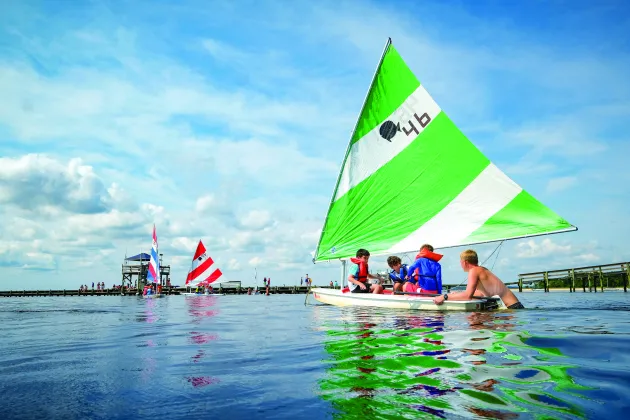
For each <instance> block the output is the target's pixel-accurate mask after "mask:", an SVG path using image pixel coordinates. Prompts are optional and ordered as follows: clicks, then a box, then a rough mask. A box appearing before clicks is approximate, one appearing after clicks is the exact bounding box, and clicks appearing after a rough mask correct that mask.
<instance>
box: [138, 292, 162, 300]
mask: <svg viewBox="0 0 630 420" xmlns="http://www.w3.org/2000/svg"><path fill="white" fill-rule="evenodd" d="M142 297H143V298H145V299H157V298H161V297H164V295H163V294H160V293H158V294H155V295H142Z"/></svg>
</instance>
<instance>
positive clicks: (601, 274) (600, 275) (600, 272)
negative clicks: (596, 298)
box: [599, 267, 604, 293]
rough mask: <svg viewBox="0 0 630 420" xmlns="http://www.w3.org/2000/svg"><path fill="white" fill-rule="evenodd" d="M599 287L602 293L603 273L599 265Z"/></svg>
mask: <svg viewBox="0 0 630 420" xmlns="http://www.w3.org/2000/svg"><path fill="white" fill-rule="evenodd" d="M599 287H601V290H602V293H604V273H602V268H601V267H599Z"/></svg>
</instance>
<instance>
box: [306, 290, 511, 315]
mask: <svg viewBox="0 0 630 420" xmlns="http://www.w3.org/2000/svg"><path fill="white" fill-rule="evenodd" d="M311 293H312V294H313V297H314V298H315V300H317V301H318V302H321V303H326V304H328V305H334V306H369V307H375V308H389V309H412V310H420V311H485V310H491V309H506V307H505V304H504V303H503V301H501V299H499V301H498V305H499V306H498V308H497V307H496V303H494V302H493V301H486V300H483V299H473V300H465V301H462V300H459V301H458V300H454V301H446V302H444V304H442V305H436V304H435V303H433V298H432V297H428V296H427V297H424V296H410V295H390V294H387V295H385V294H374V293H350V292H347V293H342V292H341V290H339V289H322V288H319V287H317V288H314V289H311Z"/></svg>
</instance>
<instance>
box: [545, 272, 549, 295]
mask: <svg viewBox="0 0 630 420" xmlns="http://www.w3.org/2000/svg"><path fill="white" fill-rule="evenodd" d="M548 291H549V274H548V273H547V272H546V271H545V292H548Z"/></svg>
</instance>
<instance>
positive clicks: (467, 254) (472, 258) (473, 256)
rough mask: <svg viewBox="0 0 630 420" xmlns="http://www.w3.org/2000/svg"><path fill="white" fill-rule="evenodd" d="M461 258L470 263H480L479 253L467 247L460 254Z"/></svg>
mask: <svg viewBox="0 0 630 420" xmlns="http://www.w3.org/2000/svg"><path fill="white" fill-rule="evenodd" d="M459 258H460V259H461V260H462V261H466V262H467V263H470V264H474V265H478V264H479V257H478V256H477V253H476V252H475V251H473V250H472V249H467V250H466V251H464V252H462V253H461V254H459Z"/></svg>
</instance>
